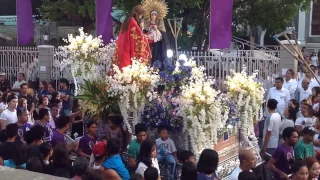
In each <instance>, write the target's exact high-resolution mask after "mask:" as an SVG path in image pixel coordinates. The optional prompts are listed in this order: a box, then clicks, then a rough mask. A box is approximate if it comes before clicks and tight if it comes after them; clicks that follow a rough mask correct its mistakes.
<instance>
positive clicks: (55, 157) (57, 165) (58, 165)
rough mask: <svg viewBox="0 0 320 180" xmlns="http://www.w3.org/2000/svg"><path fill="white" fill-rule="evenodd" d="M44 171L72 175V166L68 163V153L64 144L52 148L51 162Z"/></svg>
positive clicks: (58, 174) (63, 175) (51, 173)
mask: <svg viewBox="0 0 320 180" xmlns="http://www.w3.org/2000/svg"><path fill="white" fill-rule="evenodd" d="M44 173H45V174H49V175H53V176H59V177H66V178H71V177H73V176H74V173H73V168H72V166H71V164H70V163H69V153H68V150H67V148H66V146H65V145H64V144H59V145H57V146H56V147H55V148H54V150H53V154H52V163H50V164H49V165H48V166H47V167H46V168H45V169H44Z"/></svg>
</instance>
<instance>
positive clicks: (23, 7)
mask: <svg viewBox="0 0 320 180" xmlns="http://www.w3.org/2000/svg"><path fill="white" fill-rule="evenodd" d="M16 1H17V5H16V6H17V7H16V9H17V19H18V20H17V26H18V27H17V31H18V44H19V45H27V44H30V43H32V42H33V35H34V27H33V15H32V3H31V0H16Z"/></svg>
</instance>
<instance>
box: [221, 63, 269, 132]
mask: <svg viewBox="0 0 320 180" xmlns="http://www.w3.org/2000/svg"><path fill="white" fill-rule="evenodd" d="M256 75H257V72H256V73H253V74H252V75H251V76H248V75H247V74H246V72H245V68H244V70H243V71H242V72H241V73H236V72H233V76H232V77H231V76H228V77H227V80H226V82H225V83H226V85H227V90H228V96H229V98H230V99H231V100H234V101H235V102H236V105H237V109H238V113H239V114H238V115H239V116H240V121H241V130H242V131H243V132H244V133H245V134H244V135H243V136H244V137H246V138H248V136H249V137H255V136H254V122H255V121H256V120H259V119H260V118H261V117H262V116H263V111H262V103H263V95H264V93H265V91H264V88H263V87H262V85H261V84H260V83H259V82H256V81H255V78H256Z"/></svg>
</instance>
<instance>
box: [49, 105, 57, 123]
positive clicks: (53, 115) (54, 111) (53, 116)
mask: <svg viewBox="0 0 320 180" xmlns="http://www.w3.org/2000/svg"><path fill="white" fill-rule="evenodd" d="M50 113H51V117H50V120H49V124H50V125H51V127H53V126H52V124H54V127H56V120H57V119H58V117H59V114H60V111H59V107H58V105H56V104H52V105H51V109H50Z"/></svg>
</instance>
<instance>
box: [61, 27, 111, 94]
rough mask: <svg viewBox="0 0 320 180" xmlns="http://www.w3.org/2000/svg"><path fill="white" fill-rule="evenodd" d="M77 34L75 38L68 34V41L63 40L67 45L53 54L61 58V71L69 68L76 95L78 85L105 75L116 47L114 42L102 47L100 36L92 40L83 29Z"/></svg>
mask: <svg viewBox="0 0 320 180" xmlns="http://www.w3.org/2000/svg"><path fill="white" fill-rule="evenodd" d="M79 33H80V34H79V35H78V36H75V37H74V36H73V35H72V34H69V35H68V39H64V41H65V42H66V43H69V45H67V46H60V47H59V51H58V52H56V53H55V55H56V56H60V57H62V58H63V60H62V62H61V70H63V69H64V68H66V67H67V66H71V73H72V75H73V78H74V81H75V84H76V85H77V86H76V94H81V88H80V84H82V83H84V80H91V81H94V80H97V79H99V78H100V77H101V75H105V74H106V72H107V71H108V70H109V68H110V66H111V63H112V57H113V54H114V49H115V46H116V45H115V42H112V43H110V44H109V45H107V46H104V44H103V40H102V37H101V36H99V37H95V38H94V37H93V36H92V35H88V34H86V33H84V32H83V28H80V29H79ZM101 66H102V67H101ZM101 72H102V74H101ZM78 88H79V89H78ZM78 90H80V91H79V92H78Z"/></svg>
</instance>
